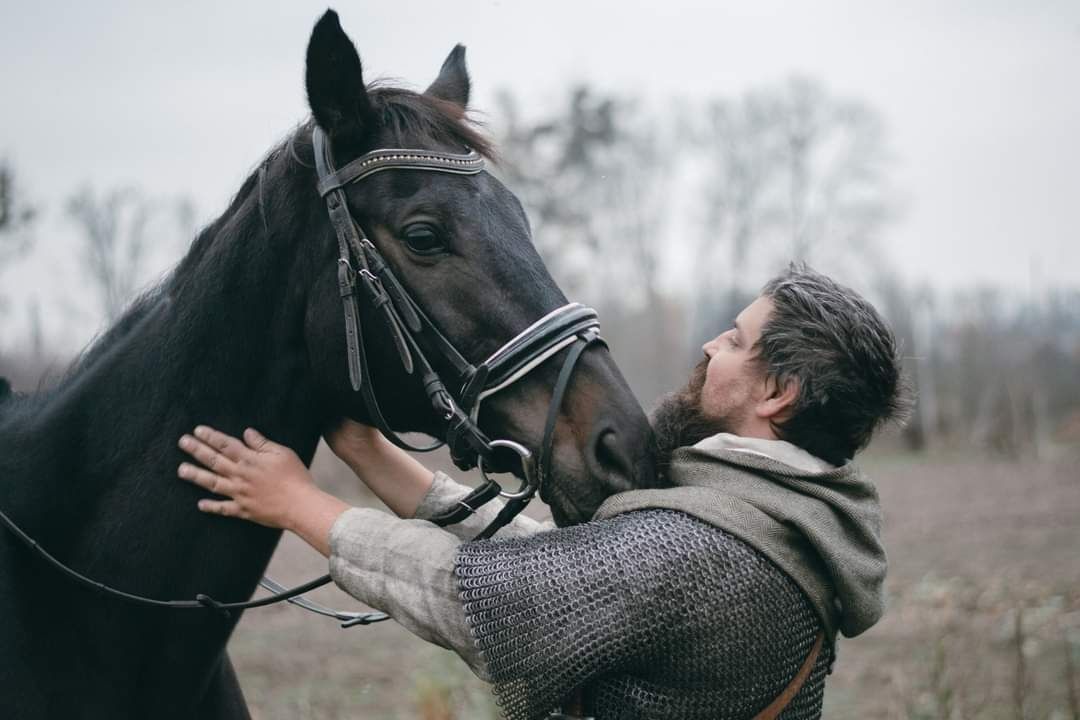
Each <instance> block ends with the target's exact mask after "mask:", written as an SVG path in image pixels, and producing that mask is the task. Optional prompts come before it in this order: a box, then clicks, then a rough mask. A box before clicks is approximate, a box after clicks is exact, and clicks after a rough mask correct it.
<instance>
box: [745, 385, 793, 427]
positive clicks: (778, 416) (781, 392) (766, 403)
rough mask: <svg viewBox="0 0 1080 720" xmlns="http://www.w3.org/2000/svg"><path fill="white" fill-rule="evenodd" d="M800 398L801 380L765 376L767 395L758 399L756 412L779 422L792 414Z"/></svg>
mask: <svg viewBox="0 0 1080 720" xmlns="http://www.w3.org/2000/svg"><path fill="white" fill-rule="evenodd" d="M798 399H799V381H798V380H797V379H796V378H792V377H789V378H785V379H784V380H783V381H782V382H781V381H779V380H777V378H775V377H772V376H769V377H767V378H765V395H764V397H762V398H761V400H759V401H758V403H757V406H756V407H755V408H754V412H756V413H757V416H758V417H760V418H762V419H763V420H769V421H771V422H779V421H782V420H784V419H785V418H786V417H787V416H788V415H790V414H791V412H792V411H793V410H794V409H795V401H797V400H798Z"/></svg>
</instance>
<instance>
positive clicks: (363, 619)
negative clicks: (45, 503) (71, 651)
mask: <svg viewBox="0 0 1080 720" xmlns="http://www.w3.org/2000/svg"><path fill="white" fill-rule="evenodd" d="M0 522H2V523H3V524H4V525H5V526H6V527H7V529H8V530H10V531H11V532H12V534H14V535H15V537H17V538H18V539H19V540H20V541H21V542H22V543H23V544H24V545H26V546H27V547H29V548H30V549H31V550H32V551H34V552H35V553H37V554H38V555H39V556H40V557H41V558H42V559H43V560H45V562H46V563H48V564H49V565H51V566H52V567H53V568H55V569H56V570H58V571H60V573H61V574H63V575H65V576H66V577H67V578H68V579H70V580H72V581H74V582H75V583H76V584H78V585H82V586H83V587H86V588H89V589H90V590H93V591H94V592H97V593H99V594H101V595H107V596H109V597H112V598H116V599H118V600H123V601H125V602H130V603H136V604H139V605H151V606H154V607H162V608H170V609H173V610H206V609H210V610H216V611H218V612H219V613H221V614H222V615H224V616H225V617H228V616H229V615H230V613H231V612H232V611H238V610H248V609H250V608H257V607H263V606H264V605H272V604H274V603H277V602H281V601H282V600H290V601H291V600H293V599H294V598H296V597H297V596H298V595H301V594H303V593H306V592H308V591H310V590H314V589H315V588H318V587H322V586H323V585H326V584H328V583H330V582H331V577H330V576H329V575H323V576H322V577H319V578H316V579H314V580H311V581H309V582H306V583H304V584H303V585H297V586H296V587H294V588H290V589H288V590H286V589H284V588H283V587H281V586H280V585H277V584H276V583H273V581H270V582H271V583H273V584H274V586H275V589H276V591H275V592H274V594H272V595H268V596H266V597H261V598H258V599H257V600H247V601H245V602H230V603H223V602H218V601H217V600H215V599H213V598H212V597H210V596H209V595H205V594H199V595H196V596H195V599H194V600H158V599H156V598H149V597H144V596H142V595H136V594H134V593H129V592H124V591H123V590H117V589H116V588H114V587H110V586H109V585H106V584H105V583H101V582H98V581H97V580H91V579H90V578H88V577H86V576H85V575H83V574H82V573H80V572H78V571H77V570H73V569H71V568H70V567H68V566H67V565H65V564H64V563H62V562H60V561H59V560H57V559H56V558H55V557H53V556H52V555H51V554H49V551H47V550H46V549H45V548H43V547H42V546H41V545H40V543H38V541H37V540H34V539H33V538H32V537H30V536H29V535H27V534H26V533H25V532H24V531H23V530H22V528H20V527H19V526H18V525H16V524H15V521H13V520H12V519H11V518H10V517H8V516H7V514H5V513H4V512H3V511H2V510H0ZM264 587H265V585H264ZM298 604H301V603H298ZM335 612H336V611H335ZM339 615H340V616H345V615H348V617H338V615H335V617H338V619H340V620H343V621H346V625H345V626H346V627H350V626H352V625H367V624H370V623H373V622H380V621H382V620H385V619H386V617H385V615H384V614H383V613H339Z"/></svg>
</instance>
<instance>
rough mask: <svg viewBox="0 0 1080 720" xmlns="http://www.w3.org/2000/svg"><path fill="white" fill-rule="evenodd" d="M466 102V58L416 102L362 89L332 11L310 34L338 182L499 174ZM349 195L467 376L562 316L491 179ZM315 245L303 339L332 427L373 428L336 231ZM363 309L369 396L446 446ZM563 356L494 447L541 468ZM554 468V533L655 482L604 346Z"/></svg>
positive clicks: (533, 380) (516, 390)
mask: <svg viewBox="0 0 1080 720" xmlns="http://www.w3.org/2000/svg"><path fill="white" fill-rule="evenodd" d="M469 89H470V81H469V75H468V72H467V70H466V67H465V50H464V48H463V47H462V46H460V45H459V46H457V47H455V48H454V49H453V50H452V51H451V53H450V55H449V57H448V58H447V59H446V61H445V63H444V64H443V66H442V69H441V71H440V73H439V75H438V77H437V78H436V79H435V81H434V82H433V83H432V84H431V85H430V87H428V88H427V90H425V91H424V92H422V93H418V92H411V91H408V90H403V89H399V88H390V87H386V86H379V85H372V86H368V85H366V84H365V82H364V79H363V73H362V68H361V62H360V57H359V55H358V54H357V51H356V49H355V47H354V45H353V43H352V41H351V40H350V39H349V37H348V36H347V35H346V34H345V32H344V31H343V30H342V28H341V25H340V24H339V22H338V18H337V15H336V14H335V13H333V12H332V11H329V12H327V13H326V14H325V15H324V16H323V17H322V19H321V20H320V21H319V22H318V23H317V25H316V26H315V29H314V31H313V33H312V36H311V40H310V44H309V46H308V50H307V94H308V99H309V103H310V106H311V111H312V115H313V117H314V122H315V123H316V124H317V125H318V128H319V129H320V130H321V131H322V132H323V133H325V135H326V137H328V138H329V145H330V147H331V148H332V160H333V162H334V164H335V165H336V166H337V167H339V168H340V167H342V166H344V165H346V164H347V163H349V162H351V161H353V160H355V159H356V158H358V157H361V156H364V155H365V154H366V153H369V152H371V151H373V150H376V149H382V148H404V149H417V150H425V151H433V152H443V153H452V154H455V155H458V156H460V155H462V154H464V153H467V152H469V151H474V152H476V153H478V154H480V155H483V156H486V157H487V158H488V159H493V152H492V149H491V146H490V144H489V143H488V142H487V141H486V140H485V139H484V138H483V136H482V135H480V134H479V133H478V132H477V130H476V129H475V127H474V126H473V125H472V124H471V123H470V121H469V119H468V117H467V109H468V100H469ZM301 147H302V141H301ZM313 151H314V149H313ZM342 189H343V191H344V193H345V196H346V198H347V201H346V203H347V206H348V210H349V212H350V214H351V215H352V217H353V218H354V219H355V221H356V223H357V224H358V225H359V227H360V228H361V229H362V233H363V235H364V236H366V238H367V239H369V240H370V242H371V243H372V244H373V245H374V246H375V248H377V250H378V253H379V254H380V255H381V257H382V258H385V260H386V262H387V264H388V265H389V266H390V267H391V268H392V271H393V274H394V276H395V277H396V278H397V280H399V281H400V284H401V285H402V286H403V288H404V289H405V291H406V292H407V293H408V294H409V295H410V296H411V297H412V298H414V299H415V301H416V305H417V306H418V307H419V308H422V309H423V313H424V314H425V315H426V316H427V317H428V318H430V321H431V323H432V324H433V325H435V326H436V328H437V330H438V332H439V333H441V334H442V335H443V336H444V337H445V338H446V339H448V340H449V341H450V343H452V345H453V346H454V347H455V348H456V349H457V351H459V352H460V354H461V356H463V357H464V358H465V359H467V360H468V361H469V362H470V363H473V364H479V363H480V362H481V361H483V360H484V359H485V358H487V357H489V356H490V355H491V354H492V353H493V352H495V351H496V350H497V349H499V348H500V347H502V346H503V344H504V343H506V342H507V341H508V340H510V339H511V338H513V337H515V336H516V335H518V333H520V332H521V331H522V330H523V329H524V328H527V327H529V326H530V325H531V324H533V323H534V321H536V320H537V319H539V318H542V317H544V316H545V315H547V314H548V313H550V312H551V311H552V310H554V309H557V308H560V307H562V306H564V305H566V303H567V300H566V298H565V296H564V295H563V293H562V292H561V291H560V289H559V288H558V286H557V285H556V283H555V282H554V280H553V279H552V278H551V276H550V275H549V273H548V272H547V270H546V268H545V267H544V264H543V262H542V261H541V259H540V257H539V255H538V254H537V252H536V249H535V247H534V246H533V243H532V238H531V234H530V228H529V223H528V219H527V218H526V215H525V212H524V211H523V209H522V207H521V204H520V202H519V201H518V200H517V198H516V197H515V196H514V195H513V193H511V192H510V191H509V190H508V189H507V188H506V187H505V186H504V185H503V184H502V183H501V182H499V180H497V179H496V178H495V177H494V176H493V175H491V174H489V173H488V172H476V173H473V174H452V173H446V172H415V171H411V170H400V169H398V170H393V169H392V170H389V171H387V172H379V173H376V174H372V175H370V176H368V177H365V178H364V179H363V180H362V181H360V182H353V183H350V184H347V185H344V186H343V187H342ZM323 212H324V213H325V210H324V211H323ZM321 243H322V244H321V245H320V248H322V250H321V251H320V252H321V256H322V257H323V259H324V260H325V265H324V268H323V270H322V271H321V273H320V275H319V277H318V280H317V282H316V283H315V287H314V288H313V289H312V292H311V294H310V299H309V306H308V310H307V314H306V317H307V320H306V330H305V331H306V335H307V343H308V345H309V348H310V355H311V362H312V365H313V369H314V371H315V373H314V374H315V376H316V377H317V378H319V380H318V382H319V383H320V391H321V392H322V393H324V394H325V397H326V398H327V402H329V403H331V404H332V405H333V406H334V408H335V411H337V412H338V413H339V414H341V415H347V416H351V417H353V418H356V419H358V420H361V421H371V420H372V418H371V417H370V415H371V413H370V411H369V410H368V408H367V407H366V406H365V404H364V403H362V402H361V400H360V397H359V395H358V394H357V393H354V392H353V391H352V388H351V387H350V384H349V372H348V370H347V367H346V357H347V355H346V348H345V331H344V323H343V320H342V301H341V297H340V293H339V283H338V276H337V273H338V272H339V267H338V263H337V262H336V260H335V257H334V253H335V252H336V249H337V247H338V244H337V240H336V239H335V233H334V230H333V228H332V227H331V224H330V223H329V222H326V223H325V233H324V236H323V238H322V240H321ZM361 297H362V298H363V296H361ZM360 305H361V309H360V325H361V327H362V328H363V332H364V334H365V335H366V341H365V347H366V350H367V354H368V360H369V363H370V366H371V374H372V375H373V377H372V378H364V382H372V386H373V389H374V390H375V394H376V396H377V399H378V402H379V404H380V405H381V406H382V408H383V409H384V411H385V415H386V418H387V421H388V422H389V424H390V425H391V426H393V428H394V429H396V430H402V431H418V432H423V433H427V434H430V435H433V436H437V437H441V436H442V435H443V434H444V432H445V431H446V422H445V418H443V417H440V416H439V415H438V414H436V413H435V412H433V411H432V409H431V404H430V402H429V399H428V396H427V395H426V394H425V392H424V389H423V386H422V383H421V381H420V379H419V378H418V377H416V375H417V374H418V373H415V372H414V373H412V376H410V374H409V373H408V372H407V371H406V367H405V365H404V364H403V362H402V360H401V358H400V357H399V354H400V352H399V350H398V346H399V345H400V338H399V339H398V342H397V343H395V340H394V338H393V337H391V334H392V328H389V327H388V326H387V323H386V322H383V320H381V319H380V317H379V315H378V312H379V310H378V309H377V308H376V307H375V306H374V304H373V303H372V302H368V301H366V298H363V299H362V301H361V303H360ZM566 352H568V351H567V350H563V351H561V352H559V353H557V354H555V355H554V356H552V357H550V358H548V359H545V360H544V361H543V363H542V364H540V365H539V366H538V367H536V368H535V369H533V370H531V371H530V372H529V374H528V375H527V376H526V377H524V378H523V379H521V380H520V381H519V382H516V383H514V384H513V385H511V386H509V387H507V388H506V389H505V390H502V391H500V392H497V393H494V394H492V395H491V396H490V398H488V399H486V400H485V402H484V403H483V405H482V406H481V407H480V411H479V416H478V418H477V420H478V425H479V427H480V428H482V429H483V431H484V432H485V433H487V434H488V435H489V436H490V437H493V438H494V437H499V438H511V439H513V440H515V441H517V442H519V443H521V444H522V445H524V446H525V447H527V448H528V449H529V450H530V451H532V452H533V453H534V454H535V453H537V452H538V451H539V447H538V446H539V444H540V442H541V438H542V436H543V435H544V426H545V419H546V416H547V414H548V410H549V405H550V404H551V401H552V389H553V387H554V386H555V384H556V376H557V375H558V373H559V370H560V367H561V358H562V356H563V355H564V354H565V353H566ZM432 365H433V366H434V369H435V370H436V371H437V372H438V373H439V374H440V375H443V376H444V377H445V376H451V377H452V376H453V374H454V370H455V369H454V368H453V367H449V366H448V365H447V362H446V359H445V358H444V357H440V356H439V355H438V354H437V353H436V354H435V355H434V356H433V357H432ZM449 389H450V391H451V393H455V394H458V395H459V394H460V391H461V388H459V387H450V388H449ZM458 399H460V397H458ZM552 461H553V462H552V466H553V468H552V470H553V472H552V473H551V474H550V476H549V477H550V481H549V482H547V483H546V484H545V485H544V486H542V487H541V488H540V494H541V497H542V498H543V499H544V500H545V501H546V502H548V503H549V504H550V505H551V507H552V511H553V514H554V516H555V519H556V521H557V522H560V523H567V522H575V521H583V520H587V519H588V518H589V517H590V516H591V515H592V513H593V512H594V511H595V509H596V508H597V506H598V505H599V503H600V502H601V501H602V500H603V499H604V498H605V497H607V496H609V495H611V494H612V493H614V492H618V491H621V490H626V489H630V488H635V487H643V486H647V485H650V484H652V483H653V482H654V480H653V475H654V464H653V463H654V460H653V443H652V438H651V432H650V429H649V426H648V421H647V419H646V417H645V415H644V414H643V412H642V410H641V408H640V406H639V404H638V402H637V401H636V400H635V398H634V396H633V394H632V393H631V391H630V388H629V386H628V385H627V383H626V381H625V380H624V378H623V377H622V375H621V373H620V372H619V370H618V368H617V367H616V365H615V362H614V361H613V360H612V358H611V355H610V354H609V353H608V351H607V349H606V348H604V347H603V346H602V345H600V344H595V345H592V346H590V347H589V348H588V349H586V350H585V352H584V354H583V355H582V356H581V358H580V360H579V361H578V364H577V366H576V370H575V371H574V374H573V376H572V378H571V380H570V383H569V385H568V387H567V392H566V398H565V402H563V403H561V404H560V406H559V408H558V417H557V424H556V425H555V430H554V440H553V452H552Z"/></svg>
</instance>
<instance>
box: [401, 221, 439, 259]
mask: <svg viewBox="0 0 1080 720" xmlns="http://www.w3.org/2000/svg"><path fill="white" fill-rule="evenodd" d="M404 239H405V245H406V246H407V247H408V248H409V250H412V251H413V252H414V253H416V254H417V255H438V254H439V253H443V252H446V250H447V246H446V241H445V240H444V239H443V237H442V235H441V234H440V233H439V231H438V230H436V229H435V227H433V226H432V225H429V224H428V223H413V224H412V225H409V226H408V227H406V228H405V232H404Z"/></svg>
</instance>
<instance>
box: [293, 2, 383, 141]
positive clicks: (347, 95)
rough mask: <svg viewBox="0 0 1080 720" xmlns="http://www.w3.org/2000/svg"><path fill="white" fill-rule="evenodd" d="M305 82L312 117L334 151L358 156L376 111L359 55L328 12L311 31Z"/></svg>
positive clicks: (330, 11) (374, 123)
mask: <svg viewBox="0 0 1080 720" xmlns="http://www.w3.org/2000/svg"><path fill="white" fill-rule="evenodd" d="M306 83H307V96H308V105H310V106H311V114H312V115H313V116H314V117H315V122H317V123H318V124H319V127H321V128H322V129H323V130H324V131H325V132H326V134H327V135H328V136H329V137H330V141H331V143H333V145H334V146H335V149H337V150H339V151H342V150H346V149H347V150H348V151H349V152H350V154H359V152H360V151H361V150H363V148H364V145H365V143H366V141H367V140H369V139H370V138H371V137H372V136H373V135H374V133H375V128H376V122H375V112H374V109H373V108H372V105H371V100H370V98H369V97H368V93H367V88H365V87H364V76H363V72H362V70H361V67H360V56H359V55H358V54H357V52H356V47H355V46H354V45H353V43H352V40H350V39H349V36H348V35H346V34H345V31H344V30H342V29H341V23H340V22H339V21H338V16H337V13H336V12H334V11H333V10H327V11H326V14H324V15H323V16H322V17H321V18H319V22H317V23H315V29H314V30H312V31H311V40H310V41H308V48H307V72H306Z"/></svg>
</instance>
